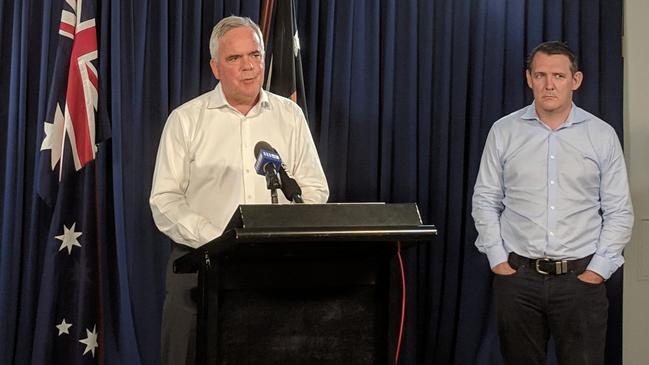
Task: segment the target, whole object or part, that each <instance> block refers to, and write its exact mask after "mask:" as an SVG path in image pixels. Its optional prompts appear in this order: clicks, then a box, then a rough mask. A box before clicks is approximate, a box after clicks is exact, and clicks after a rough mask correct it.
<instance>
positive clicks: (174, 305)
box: [160, 244, 197, 365]
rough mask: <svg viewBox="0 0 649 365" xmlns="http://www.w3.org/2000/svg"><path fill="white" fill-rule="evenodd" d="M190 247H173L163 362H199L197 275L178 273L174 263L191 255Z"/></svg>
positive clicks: (175, 364)
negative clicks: (197, 358) (195, 298)
mask: <svg viewBox="0 0 649 365" xmlns="http://www.w3.org/2000/svg"><path fill="white" fill-rule="evenodd" d="M190 251H191V249H190V248H188V247H184V246H182V245H178V244H173V247H172V250H171V256H170V257H169V262H168V263H167V273H166V285H165V301H164V305H163V307H162V324H161V329H160V332H161V334H160V357H161V358H160V363H161V364H162V365H183V364H184V365H192V364H194V363H195V362H196V361H195V360H196V311H197V309H196V301H195V300H194V299H193V298H192V295H191V293H192V289H193V288H195V287H196V279H197V275H196V274H176V273H174V272H173V262H174V261H175V260H176V259H177V258H179V257H181V256H183V255H185V254H186V253H189V252H190Z"/></svg>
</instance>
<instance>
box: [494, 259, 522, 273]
mask: <svg viewBox="0 0 649 365" xmlns="http://www.w3.org/2000/svg"><path fill="white" fill-rule="evenodd" d="M491 271H493V273H494V274H496V275H512V274H514V273H515V272H516V270H514V269H512V267H511V266H509V262H507V261H505V262H501V263H499V264H498V265H496V266H494V267H493V268H492V269H491Z"/></svg>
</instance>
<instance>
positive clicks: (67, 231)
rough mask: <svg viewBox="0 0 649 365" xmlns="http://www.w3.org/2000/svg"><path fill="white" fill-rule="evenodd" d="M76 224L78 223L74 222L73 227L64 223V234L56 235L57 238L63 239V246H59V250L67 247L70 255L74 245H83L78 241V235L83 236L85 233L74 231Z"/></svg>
mask: <svg viewBox="0 0 649 365" xmlns="http://www.w3.org/2000/svg"><path fill="white" fill-rule="evenodd" d="M76 225H77V223H76V222H74V223H72V227H71V228H68V227H66V226H65V224H64V225H63V234H62V235H60V236H56V237H55V238H56V239H57V240H60V241H62V243H61V247H59V251H61V250H63V249H64V248H67V249H68V255H71V254H72V247H73V246H77V247H81V244H80V243H79V241H77V237H79V236H81V235H82V234H83V233H81V232H75V231H74V228H75V226H76Z"/></svg>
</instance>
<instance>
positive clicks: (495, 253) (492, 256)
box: [486, 245, 509, 269]
mask: <svg viewBox="0 0 649 365" xmlns="http://www.w3.org/2000/svg"><path fill="white" fill-rule="evenodd" d="M486 254H487V259H488V260H489V267H491V268H492V269H493V268H494V267H495V266H496V265H498V264H502V263H503V262H506V261H507V258H508V257H509V254H508V253H507V250H505V246H503V245H493V246H491V247H489V248H488V249H487V251H486Z"/></svg>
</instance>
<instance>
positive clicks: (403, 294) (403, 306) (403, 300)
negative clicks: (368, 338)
mask: <svg viewBox="0 0 649 365" xmlns="http://www.w3.org/2000/svg"><path fill="white" fill-rule="evenodd" d="M397 259H398V260H399V268H400V269H401V324H400V325H399V338H398V339H397V352H396V354H395V355H394V364H395V365H396V364H398V363H399V351H400V350H401V340H402V339H403V327H404V322H405V320H406V273H405V271H404V270H403V258H402V257H401V241H397Z"/></svg>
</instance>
